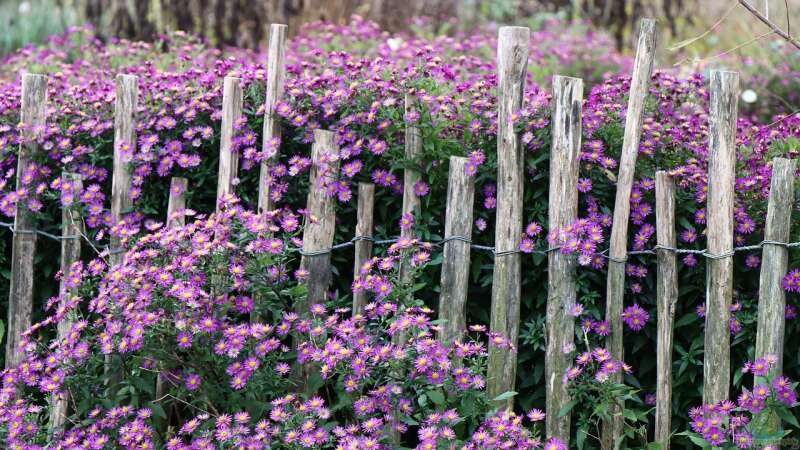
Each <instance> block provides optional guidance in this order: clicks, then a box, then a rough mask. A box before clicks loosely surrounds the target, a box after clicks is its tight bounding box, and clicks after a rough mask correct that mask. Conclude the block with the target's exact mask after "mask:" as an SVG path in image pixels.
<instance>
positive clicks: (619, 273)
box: [602, 19, 656, 449]
mask: <svg viewBox="0 0 800 450" xmlns="http://www.w3.org/2000/svg"><path fill="white" fill-rule="evenodd" d="M655 50H656V26H655V21H653V20H650V19H642V21H641V24H640V27H639V42H638V44H637V48H636V60H635V62H634V66H633V74H632V76H631V89H630V94H629V96H628V110H627V112H626V115H625V134H624V136H623V141H622V154H621V157H620V164H619V173H618V174H617V192H616V197H615V200H614V220H613V222H612V225H611V240H610V242H609V261H608V280H607V282H608V285H607V289H606V320H607V321H608V322H609V323H610V324H611V335H610V336H609V338H608V349H609V350H610V351H611V356H612V357H613V358H615V359H618V360H622V359H623V356H624V355H623V345H622V331H623V329H622V306H623V301H624V293H625V259H626V254H627V252H628V220H629V218H630V208H631V205H630V197H631V188H632V187H633V175H634V171H635V170H636V157H637V156H638V154H639V139H640V138H641V134H642V116H643V114H644V102H645V99H646V98H647V89H648V85H649V83H650V76H651V74H652V71H653V60H654V58H655ZM614 378H615V379H616V380H617V381H620V380H622V372H618V373H616V374H614ZM621 436H622V415H621V414H617V415H615V416H614V420H612V421H610V422H607V423H604V424H603V439H602V447H603V448H604V449H611V448H614V446H615V443H616V444H619V442H618V441H619V440H620V439H621Z"/></svg>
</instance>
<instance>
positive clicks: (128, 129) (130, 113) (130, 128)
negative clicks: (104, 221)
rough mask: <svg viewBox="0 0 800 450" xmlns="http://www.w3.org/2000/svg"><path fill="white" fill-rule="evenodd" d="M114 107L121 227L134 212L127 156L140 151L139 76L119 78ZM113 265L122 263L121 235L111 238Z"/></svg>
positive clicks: (114, 200)
mask: <svg viewBox="0 0 800 450" xmlns="http://www.w3.org/2000/svg"><path fill="white" fill-rule="evenodd" d="M116 82H117V83H116V84H117V85H116V97H117V99H116V103H115V104H114V168H113V172H112V175H111V219H112V221H113V222H114V223H115V224H117V223H120V221H122V217H123V215H124V214H125V212H127V211H128V210H130V209H131V206H132V205H131V198H130V190H131V169H130V160H128V158H126V155H128V156H130V155H133V153H134V149H136V108H137V105H138V103H139V79H138V78H137V77H136V76H135V75H117V79H116ZM109 240H110V244H111V255H109V258H108V260H109V263H110V264H111V265H112V266H113V265H116V264H119V263H120V262H122V257H123V249H122V243H121V238H120V237H119V236H114V235H113V234H112V236H111V237H110V239H109Z"/></svg>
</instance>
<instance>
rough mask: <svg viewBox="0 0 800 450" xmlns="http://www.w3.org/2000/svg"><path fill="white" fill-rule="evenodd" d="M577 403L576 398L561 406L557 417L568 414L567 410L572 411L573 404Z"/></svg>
mask: <svg viewBox="0 0 800 450" xmlns="http://www.w3.org/2000/svg"><path fill="white" fill-rule="evenodd" d="M577 404H578V400H577V399H575V400H572V401H570V402H569V403H567V404H566V405H564V406H563V407H561V409H560V410H559V411H558V417H564V416H566V415H567V414H569V412H570V411H572V408H574V407H575V405H577Z"/></svg>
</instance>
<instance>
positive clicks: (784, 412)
mask: <svg viewBox="0 0 800 450" xmlns="http://www.w3.org/2000/svg"><path fill="white" fill-rule="evenodd" d="M775 412H777V413H778V417H780V418H781V419H783V420H784V421H785V422H787V423H789V424H791V425H792V426H794V427H795V428H800V424H798V423H797V417H795V416H794V414H792V412H791V411H789V408H786V407H780V408H775Z"/></svg>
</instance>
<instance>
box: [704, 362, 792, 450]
mask: <svg viewBox="0 0 800 450" xmlns="http://www.w3.org/2000/svg"><path fill="white" fill-rule="evenodd" d="M777 361H778V359H777V357H776V356H774V355H767V356H765V357H763V358H759V359H756V360H755V361H753V362H747V363H746V364H745V365H744V367H743V368H742V372H743V373H752V374H753V375H754V376H755V382H756V383H755V386H754V387H753V389H752V390H749V389H747V388H744V389H742V392H741V394H739V398H738V399H737V401H736V402H735V403H734V402H732V401H730V400H723V401H721V402H719V403H716V404H713V405H704V406H700V407H695V408H692V409H691V410H690V411H689V417H690V418H691V420H692V422H691V429H692V431H693V432H694V433H696V434H697V435H699V436H701V437H702V439H703V440H705V442H707V443H708V444H710V445H713V446H717V447H719V446H723V445H726V444H728V445H730V446H731V448H733V447H736V448H768V447H769V446H767V447H765V445H767V444H770V443H774V441H775V440H776V438H774V437H770V434H769V430H768V429H767V428H766V427H768V425H767V424H766V422H765V421H764V420H762V418H763V417H765V415H767V414H768V413H776V412H778V411H780V410H783V411H787V410H788V408H793V407H795V406H797V393H796V391H795V387H796V386H797V383H794V382H792V381H791V380H789V379H788V378H786V377H785V376H778V375H775V374H774V373H773V372H774V370H773V369H774V368H775V365H776V363H777ZM787 413H788V414H791V413H790V412H787ZM690 436H691V435H690ZM758 436H760V438H758ZM769 448H772V447H769Z"/></svg>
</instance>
